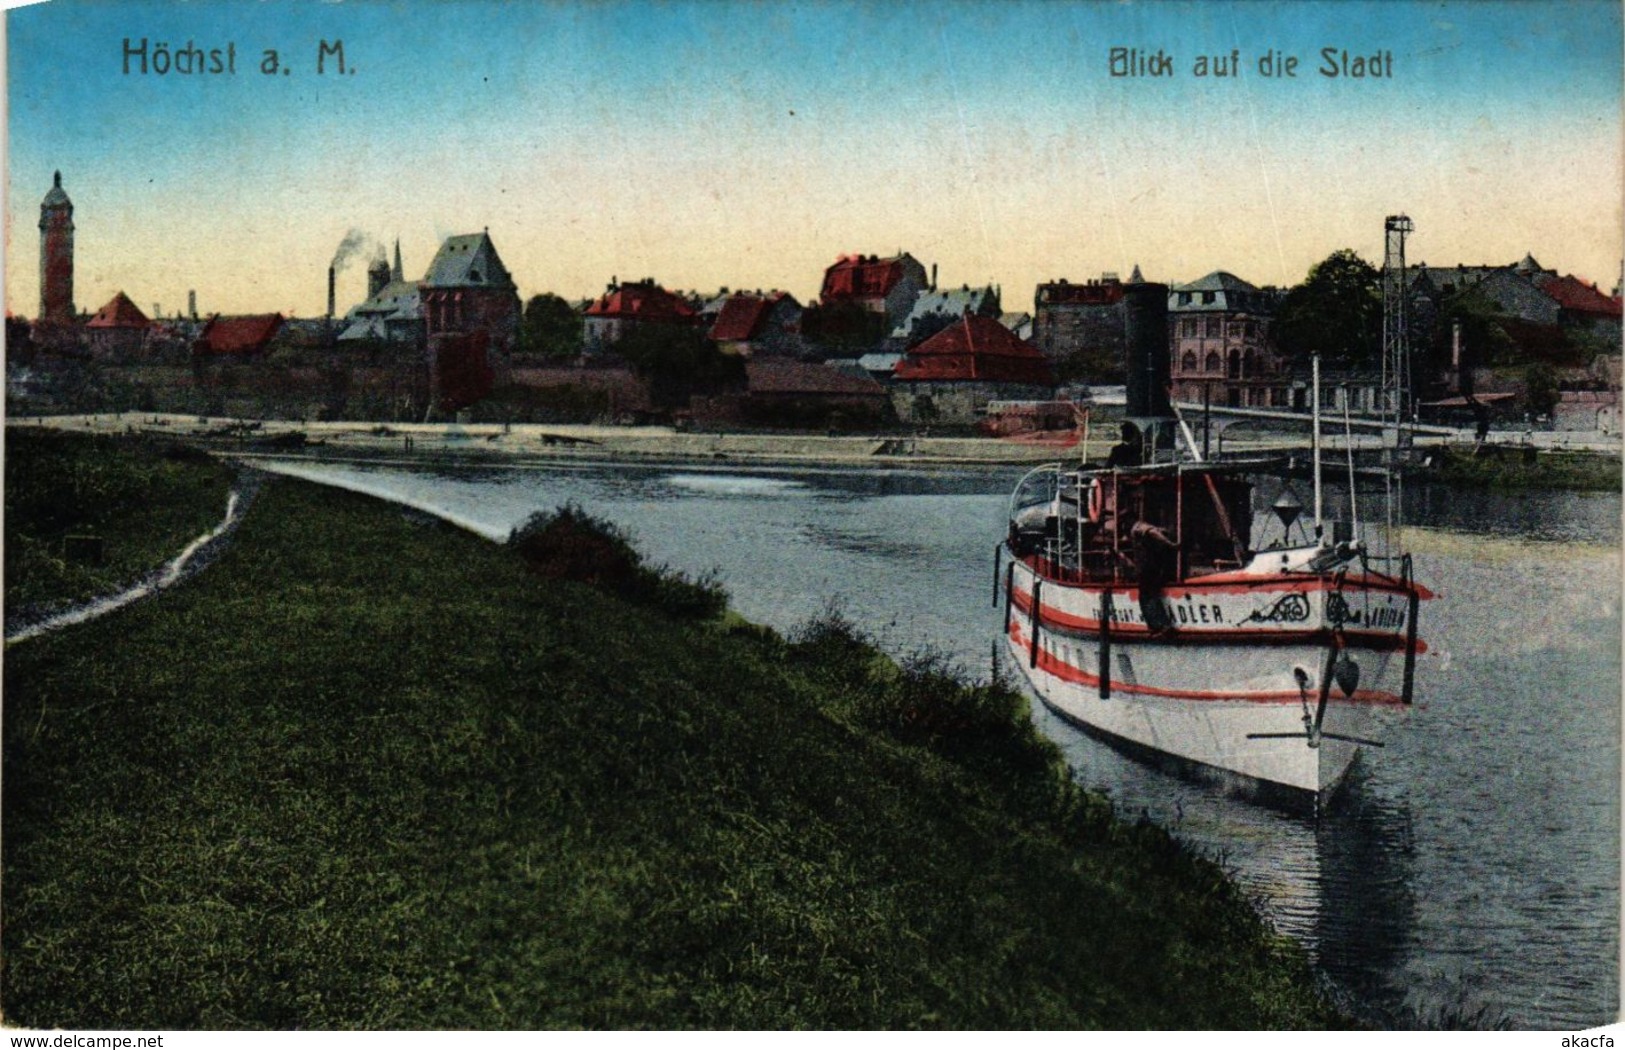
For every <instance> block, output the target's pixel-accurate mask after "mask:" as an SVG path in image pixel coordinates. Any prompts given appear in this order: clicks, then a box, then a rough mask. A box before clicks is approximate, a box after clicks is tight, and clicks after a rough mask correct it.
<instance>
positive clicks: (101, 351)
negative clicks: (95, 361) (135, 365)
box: [85, 292, 152, 360]
mask: <svg viewBox="0 0 1625 1050" xmlns="http://www.w3.org/2000/svg"><path fill="white" fill-rule="evenodd" d="M151 328H152V322H151V321H149V320H148V319H147V315H146V314H144V313H142V312H141V308H140V307H139V306H136V305H135V303H133V302H131V301H130V297H129V296H127V295H125V294H124V293H123V292H119V293H118V294H117V295H115V296H113V298H112V299H110V300H108V302H107V305H106V306H103V307H102V308H101V309H100V310H97V311H96V316H94V317H92V318H91V319H90V320H89V321H87V322H86V323H85V341H86V342H87V343H89V345H90V352H91V353H92V354H94V355H95V356H97V357H101V358H108V359H114V360H129V359H130V358H133V357H136V356H137V355H139V354H140V353H141V350H142V348H143V347H144V346H145V345H146V340H147V333H148V332H149V331H150V330H151Z"/></svg>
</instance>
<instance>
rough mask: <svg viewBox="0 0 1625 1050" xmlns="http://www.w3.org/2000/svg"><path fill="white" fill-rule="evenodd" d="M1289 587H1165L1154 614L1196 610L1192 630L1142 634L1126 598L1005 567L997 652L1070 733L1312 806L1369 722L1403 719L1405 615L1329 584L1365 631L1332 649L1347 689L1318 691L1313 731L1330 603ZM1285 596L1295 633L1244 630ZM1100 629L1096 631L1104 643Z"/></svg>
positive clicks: (1263, 623) (1401, 604) (1265, 623)
mask: <svg viewBox="0 0 1625 1050" xmlns="http://www.w3.org/2000/svg"><path fill="white" fill-rule="evenodd" d="M1035 581H1036V582H1037V590H1038V591H1039V595H1040V598H1039V608H1040V613H1039V615H1038V616H1035V615H1034V609H1033V604H1032V593H1033V590H1034V589H1035V586H1034V585H1035ZM1303 585H1304V581H1303V580H1290V581H1282V585H1281V586H1280V587H1278V588H1277V587H1272V586H1270V584H1269V583H1268V581H1260V582H1259V583H1258V584H1257V585H1253V586H1249V587H1246V588H1239V589H1237V588H1230V589H1227V588H1225V587H1224V586H1222V585H1221V586H1217V587H1214V588H1212V589H1211V593H1204V592H1203V591H1202V589H1201V588H1200V587H1199V586H1197V587H1192V588H1187V587H1184V586H1182V585H1173V586H1170V587H1169V588H1167V592H1166V593H1167V597H1166V599H1165V601H1166V603H1167V606H1166V607H1169V608H1185V607H1189V608H1190V609H1193V610H1194V609H1197V608H1201V609H1203V610H1205V616H1206V620H1202V619H1201V616H1196V617H1189V616H1188V617H1186V619H1185V620H1184V621H1183V626H1182V625H1181V621H1180V620H1179V618H1178V617H1172V618H1171V619H1172V621H1173V627H1172V629H1171V630H1166V631H1161V632H1152V631H1150V630H1148V629H1147V628H1146V627H1145V625H1144V623H1143V616H1142V614H1141V611H1140V602H1139V595H1138V592H1136V591H1133V590H1132V589H1127V590H1124V591H1121V592H1120V593H1118V594H1117V595H1114V596H1113V598H1112V599H1109V600H1106V601H1103V600H1102V596H1101V588H1099V587H1079V586H1069V585H1066V584H1061V583H1057V582H1055V581H1052V580H1043V579H1041V578H1039V577H1038V575H1037V573H1036V572H1035V571H1034V570H1033V569H1032V568H1031V567H1030V566H1028V565H1027V564H1025V563H1021V562H1017V563H1016V564H1015V566H1014V568H1013V569H1012V570H1011V576H1010V588H1011V594H1010V595H1009V599H1008V601H1007V605H1006V625H1005V626H1006V630H1005V633H1006V640H1007V643H1008V645H1009V648H1010V655H1011V658H1012V660H1013V661H1014V663H1015V664H1016V666H1018V667H1020V668H1021V670H1022V671H1023V672H1024V673H1025V674H1026V676H1027V678H1028V680H1029V681H1030V682H1031V684H1032V686H1033V688H1034V690H1036V692H1037V693H1038V695H1039V697H1040V698H1041V699H1042V700H1043V701H1044V703H1045V704H1046V705H1048V706H1049V707H1050V708H1052V709H1053V710H1055V711H1057V712H1058V713H1060V714H1061V715H1062V716H1063V717H1065V718H1067V719H1069V720H1071V721H1074V722H1078V723H1081V724H1083V725H1084V726H1085V727H1087V728H1090V729H1093V730H1096V731H1098V732H1100V733H1102V734H1105V735H1107V736H1109V737H1112V738H1115V739H1117V740H1120V741H1124V742H1127V743H1129V744H1132V745H1136V746H1138V747H1142V748H1146V749H1149V750H1151V751H1154V752H1157V753H1160V754H1163V755H1170V756H1173V757H1175V758H1177V759H1180V760H1183V761H1186V762H1192V763H1197V764H1200V765H1202V766H1207V767H1212V768H1213V769H1218V770H1224V771H1227V772H1229V773H1233V774H1239V775H1241V776H1243V777H1247V778H1250V779H1252V780H1257V781H1261V782H1263V783H1265V784H1271V785H1279V786H1284V787H1287V788H1291V789H1295V790H1297V791H1303V792H1309V793H1314V794H1320V793H1324V792H1327V791H1329V790H1331V789H1332V788H1334V787H1335V786H1336V785H1337V784H1338V782H1339V781H1341V780H1342V778H1343V776H1344V774H1345V773H1346V772H1347V771H1348V768H1349V766H1350V763H1352V761H1353V760H1354V757H1355V755H1356V754H1357V753H1358V752H1359V750H1360V749H1361V747H1362V746H1370V745H1369V744H1362V743H1360V742H1359V741H1374V740H1375V739H1376V738H1377V737H1378V736H1380V733H1381V729H1382V723H1383V721H1384V720H1385V719H1384V717H1383V712H1384V711H1385V710H1388V711H1392V710H1396V709H1400V708H1402V707H1403V706H1404V705H1403V703H1402V693H1403V689H1404V686H1403V682H1402V678H1403V675H1404V672H1405V668H1404V664H1405V656H1404V648H1405V646H1406V645H1407V644H1408V641H1407V636H1406V633H1405V628H1406V626H1407V624H1406V618H1407V617H1408V616H1409V615H1411V611H1410V609H1408V608H1407V607H1406V606H1407V602H1408V600H1409V599H1408V596H1407V595H1405V594H1403V593H1397V594H1389V593H1386V592H1385V593H1381V594H1375V595H1367V594H1363V593H1357V592H1356V591H1353V590H1350V589H1349V588H1348V586H1347V584H1346V583H1342V584H1341V586H1340V589H1339V590H1338V591H1336V592H1335V593H1336V594H1337V595H1338V596H1339V597H1340V598H1341V599H1342V600H1343V602H1344V605H1345V606H1355V607H1358V608H1360V609H1361V610H1362V617H1361V618H1362V620H1364V621H1365V625H1366V626H1369V628H1370V629H1368V630H1363V631H1362V630H1344V631H1343V632H1342V633H1340V634H1339V635H1338V638H1339V639H1340V644H1341V649H1340V650H1339V651H1340V652H1341V653H1343V654H1344V655H1345V656H1346V658H1347V660H1348V661H1350V662H1352V664H1353V665H1354V666H1356V667H1358V669H1359V678H1358V683H1357V684H1354V685H1353V688H1352V692H1345V691H1344V689H1343V685H1345V684H1349V683H1348V682H1346V681H1345V682H1344V683H1337V682H1336V681H1335V680H1334V681H1333V682H1332V683H1331V684H1329V685H1328V686H1327V688H1326V694H1327V703H1326V708H1325V713H1324V715H1323V717H1321V719H1320V721H1319V723H1318V725H1315V716H1316V715H1317V713H1318V708H1319V700H1320V694H1321V680H1322V678H1323V677H1324V676H1326V675H1327V672H1328V668H1329V666H1330V655H1331V646H1332V630H1331V628H1330V626H1329V624H1328V623H1327V621H1326V619H1325V611H1326V608H1327V604H1328V602H1327V596H1328V594H1329V593H1332V592H1328V591H1324V590H1322V591H1316V590H1314V589H1307V590H1306V589H1305V588H1304V586H1303ZM1289 594H1295V595H1300V596H1302V600H1301V601H1300V600H1298V599H1293V600H1292V601H1291V602H1289V603H1288V604H1289V605H1290V606H1291V607H1292V609H1293V610H1294V611H1295V613H1294V615H1296V612H1304V615H1303V617H1302V618H1301V619H1295V620H1293V621H1292V622H1291V623H1289V624H1283V623H1282V622H1280V620H1279V619H1276V620H1273V621H1272V620H1270V619H1268V617H1267V616H1259V617H1253V616H1252V611H1253V610H1270V609H1276V610H1279V609H1280V608H1281V599H1282V597H1283V596H1284V595H1289ZM1333 604H1334V608H1335V603H1333ZM1103 613H1104V615H1102V614H1103ZM1337 615H1338V616H1339V617H1340V620H1339V624H1338V626H1339V627H1340V628H1351V627H1358V626H1361V625H1360V624H1353V623H1350V622H1349V617H1348V614H1347V612H1346V611H1339V612H1338V614H1337ZM1102 622H1105V623H1106V624H1107V625H1108V626H1107V630H1106V632H1105V633H1106V635H1107V638H1106V639H1105V640H1104V642H1103V640H1102V638H1101V634H1102V631H1101V623H1102ZM1378 625H1380V628H1379V626H1378ZM1035 629H1036V633H1037V645H1036V646H1035V645H1034V631H1035ZM1103 660H1104V666H1102V661H1103ZM1332 677H1333V678H1334V679H1335V677H1336V676H1335V675H1334V676H1332ZM1102 679H1105V683H1106V684H1105V687H1104V688H1103V687H1102ZM1311 726H1313V727H1314V729H1315V731H1314V732H1313V733H1312V732H1311ZM1260 734H1268V735H1264V736H1261V735H1260ZM1283 734H1289V735H1283ZM1339 737H1351V738H1355V739H1353V740H1345V739H1338V738H1339Z"/></svg>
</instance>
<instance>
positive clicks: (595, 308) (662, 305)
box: [583, 281, 698, 324]
mask: <svg viewBox="0 0 1625 1050" xmlns="http://www.w3.org/2000/svg"><path fill="white" fill-rule="evenodd" d="M583 312H584V313H585V314H586V315H587V316H588V317H619V318H624V319H627V320H634V321H656V322H661V321H664V322H666V323H669V324H679V323H681V324H688V323H692V322H693V320H694V319H695V318H696V317H697V316H698V314H696V313H695V312H694V308H693V307H692V306H690V305H688V303H687V302H686V301H685V300H684V299H683V298H682V296H679V295H674V294H673V293H671V292H668V291H666V289H664V288H662V287H660V286H659V285H658V284H655V283H654V282H653V281H629V282H627V283H626V284H621V285H616V286H615V287H614V288H611V289H610V290H609V291H607V292H605V293H604V294H603V295H601V296H599V297H598V298H597V299H594V300H593V302H592V305H591V306H589V307H587V309H586V310H585V311H583Z"/></svg>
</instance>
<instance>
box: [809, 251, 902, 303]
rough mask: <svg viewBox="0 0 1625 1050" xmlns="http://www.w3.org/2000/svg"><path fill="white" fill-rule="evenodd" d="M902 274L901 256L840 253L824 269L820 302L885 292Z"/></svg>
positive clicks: (889, 289)
mask: <svg viewBox="0 0 1625 1050" xmlns="http://www.w3.org/2000/svg"><path fill="white" fill-rule="evenodd" d="M902 278H903V257H902V256H900V255H899V256H895V257H893V258H890V259H876V258H875V257H873V256H868V257H865V256H862V255H843V256H841V257H840V259H838V260H836V262H835V265H834V266H831V267H830V268H829V269H827V270H825V271H824V288H823V291H822V292H821V293H820V298H822V299H823V301H824V302H826V303H827V302H830V301H832V300H836V299H878V298H882V297H884V296H886V295H887V294H889V293H890V292H891V290H892V288H893V287H894V286H895V285H896V284H897V282H898V281H900V280H902Z"/></svg>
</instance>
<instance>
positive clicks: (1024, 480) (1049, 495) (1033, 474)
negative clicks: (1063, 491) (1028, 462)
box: [1008, 463, 1061, 520]
mask: <svg viewBox="0 0 1625 1050" xmlns="http://www.w3.org/2000/svg"><path fill="white" fill-rule="evenodd" d="M1060 483H1061V464H1059V463H1041V464H1039V465H1038V466H1036V467H1034V468H1033V469H1031V470H1029V471H1028V472H1027V473H1025V474H1023V475H1022V476H1021V480H1020V481H1018V482H1016V487H1015V488H1013V489H1011V490H1010V506H1009V508H1008V510H1009V515H1008V516H1009V517H1010V519H1012V520H1014V518H1015V516H1016V512H1017V511H1020V510H1024V509H1025V508H1027V507H1034V506H1037V505H1038V504H1040V503H1048V502H1049V501H1050V500H1052V499H1054V498H1055V494H1056V493H1057V492H1058V491H1059V490H1060Z"/></svg>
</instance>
